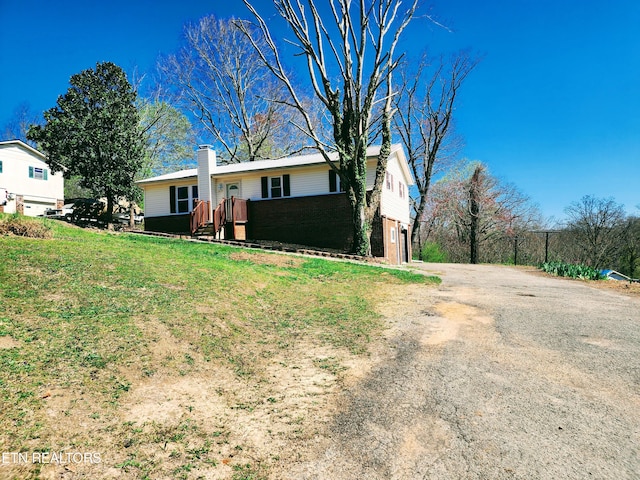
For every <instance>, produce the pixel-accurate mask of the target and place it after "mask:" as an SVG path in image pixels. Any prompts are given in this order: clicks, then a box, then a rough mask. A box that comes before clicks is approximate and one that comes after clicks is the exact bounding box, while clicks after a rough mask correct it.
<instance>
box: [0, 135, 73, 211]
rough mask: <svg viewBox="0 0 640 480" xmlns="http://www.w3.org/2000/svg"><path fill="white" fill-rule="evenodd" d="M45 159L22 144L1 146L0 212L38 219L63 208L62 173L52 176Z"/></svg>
mask: <svg viewBox="0 0 640 480" xmlns="http://www.w3.org/2000/svg"><path fill="white" fill-rule="evenodd" d="M45 159H46V157H45V155H44V154H43V153H40V152H39V151H38V150H36V149H35V148H33V147H30V146H29V145H27V144H26V143H24V142H22V141H20V140H10V141H5V142H0V212H4V213H16V212H17V213H20V214H23V215H28V216H31V217H36V216H38V215H43V214H44V211H45V210H46V209H47V208H62V204H63V203H64V179H63V178H62V173H61V172H58V173H55V174H52V173H51V170H50V168H49V166H48V165H47V164H46V163H45Z"/></svg>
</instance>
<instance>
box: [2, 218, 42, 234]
mask: <svg viewBox="0 0 640 480" xmlns="http://www.w3.org/2000/svg"><path fill="white" fill-rule="evenodd" d="M0 235H17V236H19V237H30V238H51V236H52V233H51V228H49V227H48V226H47V225H45V224H44V223H43V222H42V221H39V220H35V219H32V218H28V217H24V216H22V215H18V214H14V215H9V216H7V217H6V218H0Z"/></svg>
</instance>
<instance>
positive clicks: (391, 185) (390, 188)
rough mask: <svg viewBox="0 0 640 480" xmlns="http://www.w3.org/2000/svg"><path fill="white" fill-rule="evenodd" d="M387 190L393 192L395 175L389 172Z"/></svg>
mask: <svg viewBox="0 0 640 480" xmlns="http://www.w3.org/2000/svg"><path fill="white" fill-rule="evenodd" d="M387 190H391V191H392V192H393V175H392V174H390V173H389V172H387Z"/></svg>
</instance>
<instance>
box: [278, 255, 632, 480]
mask: <svg viewBox="0 0 640 480" xmlns="http://www.w3.org/2000/svg"><path fill="white" fill-rule="evenodd" d="M419 268H422V269H424V270H426V271H428V272H429V273H432V274H438V275H440V276H441V277H442V280H443V282H442V285H441V286H440V287H439V288H437V289H434V288H426V287H415V288H413V289H412V290H411V292H410V294H409V295H408V296H406V297H405V298H403V299H402V301H400V302H399V304H398V305H394V306H392V307H391V308H390V313H389V314H388V316H390V320H389V321H390V324H391V328H390V329H389V330H388V331H387V333H386V336H385V338H384V340H383V341H382V342H380V345H381V346H380V348H379V350H377V351H376V352H374V355H373V358H374V360H375V365H374V367H373V368H372V369H371V370H370V371H369V372H368V373H367V375H365V376H364V378H362V379H360V380H359V381H357V382H354V383H353V384H352V385H347V387H348V388H346V390H345V393H343V394H341V395H340V399H339V401H338V405H337V410H336V414H335V417H334V420H333V421H332V422H331V424H330V425H329V427H328V432H327V433H326V435H323V436H321V437H320V438H317V439H316V441H315V442H311V443H310V444H309V445H308V446H307V448H306V450H305V451H301V452H300V458H301V459H304V460H302V461H301V462H299V463H294V464H292V465H291V466H290V468H289V470H288V471H287V472H285V473H284V474H283V476H284V477H285V478H296V479H299V478H309V479H311V478H314V479H315V478H323V479H365V478H366V479H405V478H406V479H414V478H416V479H418V478H420V479H422V478H424V479H503V478H504V479H508V478H518V479H584V478H594V479H616V480H620V479H639V478H640V453H639V452H640V299H638V298H632V297H627V296H623V295H620V294H617V293H612V292H609V291H603V290H599V289H595V288H593V287H590V286H588V285H587V284H583V283H581V282H577V281H568V280H564V279H555V278H548V277H544V276H541V275H538V274H536V273H535V272H528V271H524V270H521V269H516V268H509V267H499V266H471V265H442V264H438V265H435V264H424V265H420V266H419Z"/></svg>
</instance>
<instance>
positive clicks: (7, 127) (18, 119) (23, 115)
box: [0, 102, 44, 147]
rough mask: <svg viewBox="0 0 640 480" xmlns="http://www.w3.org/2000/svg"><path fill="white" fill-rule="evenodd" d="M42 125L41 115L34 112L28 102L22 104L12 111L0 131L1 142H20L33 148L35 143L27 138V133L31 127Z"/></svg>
mask: <svg viewBox="0 0 640 480" xmlns="http://www.w3.org/2000/svg"><path fill="white" fill-rule="evenodd" d="M43 123H44V118H43V117H42V114H38V113H36V112H34V111H33V109H32V108H31V105H29V103H28V102H22V103H21V104H19V105H18V106H17V107H16V109H15V110H14V111H13V115H12V116H11V118H10V119H9V121H7V123H5V124H4V125H3V127H2V130H0V138H2V139H3V140H22V141H23V142H26V143H28V144H29V145H31V146H32V147H35V146H36V144H35V142H33V141H31V140H29V139H28V138H27V132H28V131H29V128H30V127H31V126H32V125H42V124H43Z"/></svg>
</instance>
